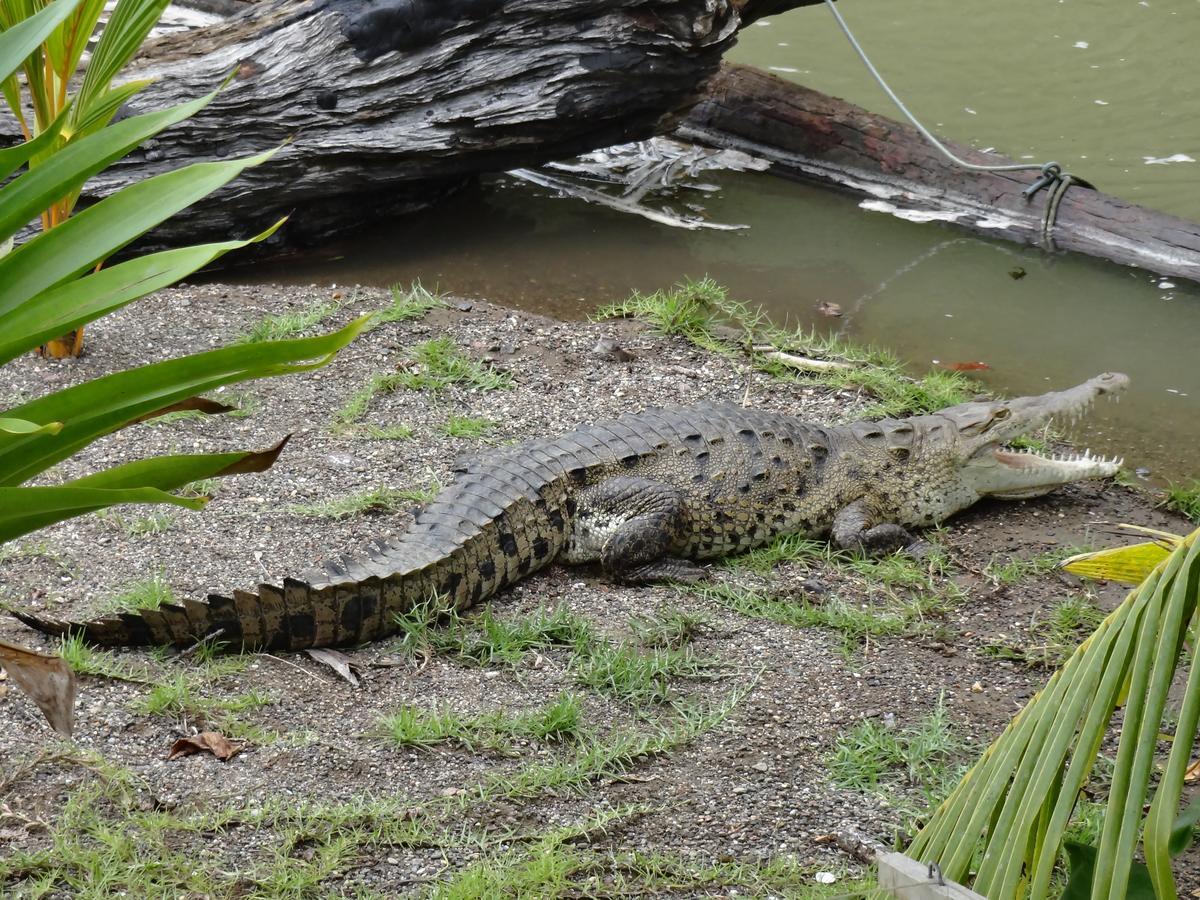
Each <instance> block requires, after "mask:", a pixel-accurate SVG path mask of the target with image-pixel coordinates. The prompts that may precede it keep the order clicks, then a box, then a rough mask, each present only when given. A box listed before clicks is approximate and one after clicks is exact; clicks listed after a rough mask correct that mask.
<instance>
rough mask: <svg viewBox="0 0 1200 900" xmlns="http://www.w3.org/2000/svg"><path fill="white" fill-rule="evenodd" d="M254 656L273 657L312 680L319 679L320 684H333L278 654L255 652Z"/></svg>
mask: <svg viewBox="0 0 1200 900" xmlns="http://www.w3.org/2000/svg"><path fill="white" fill-rule="evenodd" d="M255 656H265V657H266V658H267V659H273V660H275V662H281V663H283V664H284V665H285V666H291V667H292V668H293V669H295V670H296V671H297V672H303V673H304V674H305V675H307V676H308V677H309V678H311V679H312V680H313V681H319V682H320V683H321V684H333V683H334V682H332V681H329V680H327V679H325V678H322V677H321V676H320V675H316V674H314V673H313V672H310V671H308V669H306V668H304V666H298V665H296V664H295V663H294V662H288V661H287V660H286V659H283V658H282V657H279V656H275V655H274V654H272V653H256V654H255Z"/></svg>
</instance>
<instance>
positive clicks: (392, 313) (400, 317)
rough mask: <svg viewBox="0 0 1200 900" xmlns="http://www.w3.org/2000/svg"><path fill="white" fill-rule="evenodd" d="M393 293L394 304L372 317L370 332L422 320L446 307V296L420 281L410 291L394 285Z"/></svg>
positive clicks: (411, 286) (413, 284)
mask: <svg viewBox="0 0 1200 900" xmlns="http://www.w3.org/2000/svg"><path fill="white" fill-rule="evenodd" d="M391 291H392V302H391V303H390V304H389V305H388V306H386V307H384V308H383V309H381V310H379V311H378V312H376V313H375V314H374V315H372V316H371V321H370V323H369V324H368V325H367V330H368V331H373V330H374V329H376V328H378V327H379V326H380V325H384V324H387V323H388V322H403V321H407V320H409V319H420V318H422V317H423V316H425V315H426V314H427V313H429V312H431V311H432V310H435V309H440V308H441V307H444V306H445V305H446V301H445V300H444V295H442V294H439V293H435V292H433V291H430V290H428V289H427V288H426V287H425V286H424V285H423V284H421V282H420V281H419V280H418V281H414V282H413V283H412V284H411V285H409V287H408V290H403V289H402V288H401V287H400V285H398V284H393V285H392V288H391Z"/></svg>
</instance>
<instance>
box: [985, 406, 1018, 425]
mask: <svg viewBox="0 0 1200 900" xmlns="http://www.w3.org/2000/svg"><path fill="white" fill-rule="evenodd" d="M1011 415H1012V411H1011V410H1009V409H1008V408H1007V407H1004V406H1002V407H1000V408H999V409H998V410H996V411H995V412H994V413H992V417H991V418H990V419H988V422H987V424H986V425H984V426H983V430H984V431H987V430H988V429H989V428H991V427H992V426H993V425H995V424H996V423H998V422H1003V421H1004V420H1005V419H1007V418H1008V417H1009V416H1011Z"/></svg>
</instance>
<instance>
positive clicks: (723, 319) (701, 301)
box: [595, 278, 762, 353]
mask: <svg viewBox="0 0 1200 900" xmlns="http://www.w3.org/2000/svg"><path fill="white" fill-rule="evenodd" d="M631 317H637V318H639V319H644V320H645V321H647V322H648V323H649V324H650V327H651V328H652V329H653V330H654V331H655V332H656V333H658V334H662V335H679V336H681V337H683V338H686V339H687V340H688V341H690V342H691V343H693V344H696V345H697V346H699V347H703V348H705V349H707V350H713V351H716V352H719V353H727V352H729V351H730V349H731V347H730V344H729V342H728V341H727V340H726V339H725V338H724V337H722V336H720V335H719V333H718V332H719V329H720V327H721V326H722V325H733V324H738V325H741V327H742V328H743V329H745V330H747V331H750V330H752V329H753V328H754V327H755V326H756V325H757V324H759V323H760V322H761V321H762V315H761V313H754V312H751V310H750V309H749V307H747V306H745V305H744V304H740V303H737V302H736V301H730V300H729V297H728V294H727V292H726V290H725V288H723V287H721V286H720V285H719V284H717V283H716V282H715V281H713V280H712V279H711V278H702V279H701V280H699V281H692V280H691V279H688V280H685V281H682V282H679V283H678V284H676V285H674V286H672V287H671V288H670V289H669V290H666V291H655V292H654V293H653V294H642V293H641V292H639V291H634V292H633V294H632V295H631V296H630V297H629V298H628V299H626V300H623V301H622V302H620V303H614V304H611V305H609V306H605V307H602V308H601V309H599V310H597V311H596V314H595V318H597V319H616V318H631Z"/></svg>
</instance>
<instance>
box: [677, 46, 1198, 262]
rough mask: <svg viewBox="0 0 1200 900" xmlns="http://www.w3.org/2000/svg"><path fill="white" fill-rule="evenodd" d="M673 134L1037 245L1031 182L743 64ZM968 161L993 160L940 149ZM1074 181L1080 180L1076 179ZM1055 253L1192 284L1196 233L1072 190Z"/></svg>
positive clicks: (874, 204)
mask: <svg viewBox="0 0 1200 900" xmlns="http://www.w3.org/2000/svg"><path fill="white" fill-rule="evenodd" d="M678 134H679V135H680V136H681V137H682V138H683V139H685V140H691V141H695V142H697V143H701V144H705V145H708V146H712V147H717V148H721V149H735V150H741V151H743V152H746V153H750V154H753V155H755V156H760V157H762V158H764V159H767V160H769V161H771V163H772V164H773V165H772V169H771V171H773V172H775V173H776V174H781V175H787V176H790V177H794V178H798V179H802V180H806V181H813V182H818V183H821V184H826V185H833V186H836V187H838V188H841V189H844V190H847V191H850V192H852V193H855V194H859V195H862V196H865V197H867V198H869V199H868V200H865V201H863V203H862V204H861V205H862V206H863V207H864V208H867V209H872V210H876V211H879V212H887V213H891V214H893V215H897V216H901V217H903V218H909V219H914V220H916V221H941V222H947V223H950V224H953V225H955V226H957V227H961V228H965V229H967V230H968V231H973V232H975V233H977V234H982V235H986V236H988V237H996V238H1004V239H1008V240H1012V241H1017V242H1019V243H1023V244H1033V245H1039V244H1042V243H1043V219H1044V212H1045V209H1046V204H1047V202H1048V201H1049V198H1050V192H1049V191H1048V190H1042V191H1039V192H1038V193H1037V194H1035V195H1034V196H1033V198H1032V199H1026V198H1025V196H1024V195H1023V191H1024V190H1025V189H1026V188H1027V187H1029V185H1030V184H1031V182H1032V181H1033V180H1034V178H1035V177H1036V175H1037V173H1036V172H973V171H969V170H966V169H963V168H961V167H959V166H957V165H955V164H954V163H952V162H950V161H949V160H948V159H946V158H945V157H944V156H943V155H942V154H941V153H939V152H938V151H937V150H936V149H934V148H933V147H932V146H931V145H930V144H929V142H928V141H926V140H925V139H924V138H923V137H921V135H920V134H919V133H918V132H917V131H916V129H914V128H911V127H909V126H907V125H902V124H900V123H899V122H895V121H892V120H891V119H888V118H885V117H883V116H879V115H876V114H874V113H870V112H867V111H866V110H864V109H862V108H861V107H858V106H855V105H854V104H851V103H847V102H845V101H843V100H838V99H836V98H833V97H829V96H827V95H825V94H821V93H819V92H817V91H813V90H810V89H808V88H805V87H802V86H800V85H798V84H794V83H792V82H789V81H785V80H783V79H781V78H778V77H776V76H774V75H770V74H768V73H766V72H762V71H760V70H758V69H754V68H751V67H748V66H739V65H730V64H725V65H723V66H722V68H721V72H720V74H719V75H717V76H716V77H715V78H714V79H713V80H712V81H711V82H710V84H709V87H708V94H707V96H706V98H705V99H704V100H703V101H701V102H700V103H699V104H698V105H697V106H696V107H695V108H694V109H693V110H692V111H691V113H690V114H689V115H688V117H687V119H686V121H685V122H684V124H683V125H682V126H681V128H680V129H679V132H678ZM946 144H947V146H948V147H949V148H950V150H951V151H952V152H953V153H955V155H957V156H959V157H960V158H962V159H965V160H967V161H968V162H972V163H984V164H1005V163H1011V162H1012V160H1009V159H1005V158H1004V157H1001V156H1000V155H998V154H995V153H982V152H979V151H977V150H974V149H972V148H970V147H964V146H962V145H960V144H954V143H951V142H946ZM1081 174H1083V173H1081ZM1051 236H1052V240H1053V247H1052V249H1053V248H1057V249H1061V250H1071V251H1075V252H1078V253H1085V254H1087V255H1089V256H1096V257H1100V258H1103V259H1109V260H1112V261H1114V262H1117V263H1122V264H1126V265H1133V266H1140V267H1142V268H1144V269H1148V270H1149V271H1151V272H1155V273H1157V274H1160V275H1170V276H1174V277H1181V278H1188V279H1190V280H1193V281H1200V223H1196V222H1189V221H1186V220H1184V219H1180V218H1176V217H1175V216H1170V215H1167V214H1165V213H1160V212H1156V211H1155V210H1152V209H1147V208H1145V207H1141V206H1136V205H1134V204H1132V203H1127V202H1126V201H1124V200H1120V199H1118V198H1116V197H1113V196H1110V195H1108V194H1104V193H1102V192H1100V191H1095V190H1088V189H1086V188H1082V187H1071V188H1070V189H1069V190H1068V191H1067V192H1066V194H1065V195H1064V196H1063V199H1062V201H1061V203H1060V205H1059V209H1058V215H1057V219H1056V222H1055V224H1054V227H1053V231H1052V232H1051Z"/></svg>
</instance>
